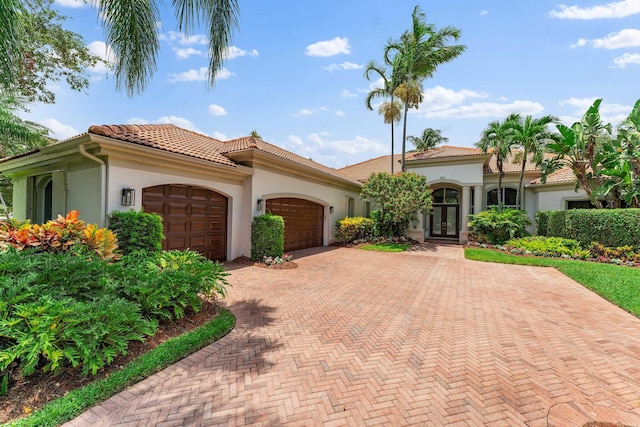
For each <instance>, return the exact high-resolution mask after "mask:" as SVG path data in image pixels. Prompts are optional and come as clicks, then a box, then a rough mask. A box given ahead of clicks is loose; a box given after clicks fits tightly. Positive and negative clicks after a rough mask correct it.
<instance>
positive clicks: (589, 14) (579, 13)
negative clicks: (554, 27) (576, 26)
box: [549, 0, 640, 19]
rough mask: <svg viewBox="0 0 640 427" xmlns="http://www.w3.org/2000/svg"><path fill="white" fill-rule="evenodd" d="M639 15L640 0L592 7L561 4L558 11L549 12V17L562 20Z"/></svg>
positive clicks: (626, 0)
mask: <svg viewBox="0 0 640 427" xmlns="http://www.w3.org/2000/svg"><path fill="white" fill-rule="evenodd" d="M558 9H559V10H558ZM637 13H640V0H622V1H618V2H612V3H607V4H605V5H598V6H592V7H580V6H567V5H564V4H560V5H558V6H557V10H552V11H551V12H549V16H551V17H552V18H560V19H600V18H624V17H627V16H631V15H635V14H637Z"/></svg>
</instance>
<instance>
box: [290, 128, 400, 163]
mask: <svg viewBox="0 0 640 427" xmlns="http://www.w3.org/2000/svg"><path fill="white" fill-rule="evenodd" d="M282 146H283V148H285V149H287V150H290V151H292V152H294V153H296V154H298V155H301V156H303V157H307V158H310V159H313V160H314V161H316V162H319V163H322V164H324V165H327V166H330V167H335V168H340V167H343V166H346V164H347V162H345V158H346V157H347V156H353V155H358V154H366V156H367V158H371V157H376V156H380V155H382V154H385V153H387V151H389V149H388V147H387V145H386V144H381V143H379V142H377V141H374V140H372V139H369V138H365V137H362V136H358V135H356V136H354V137H353V138H352V139H337V140H333V139H331V138H330V135H329V134H328V133H326V132H317V133H312V134H310V135H308V136H307V137H306V138H302V137H300V136H297V135H289V137H288V138H287V141H286V142H285V143H283V144H282Z"/></svg>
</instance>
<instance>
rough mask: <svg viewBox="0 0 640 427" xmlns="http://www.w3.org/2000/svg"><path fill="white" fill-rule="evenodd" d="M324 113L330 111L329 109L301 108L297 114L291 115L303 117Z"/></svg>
mask: <svg viewBox="0 0 640 427" xmlns="http://www.w3.org/2000/svg"><path fill="white" fill-rule="evenodd" d="M323 111H329V109H328V108H327V107H317V108H301V109H300V110H298V111H296V112H295V113H293V114H291V115H292V116H293V117H302V116H312V115H314V114H316V113H320V112H323Z"/></svg>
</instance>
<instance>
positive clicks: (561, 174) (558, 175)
mask: <svg viewBox="0 0 640 427" xmlns="http://www.w3.org/2000/svg"><path fill="white" fill-rule="evenodd" d="M575 181H576V176H575V175H574V174H573V170H571V168H569V167H564V168H562V169H558V170H557V171H555V172H553V173H552V174H549V176H547V184H560V183H563V182H567V183H568V182H575ZM540 184H542V180H541V179H540V178H537V179H534V180H533V181H531V182H530V183H529V185H540Z"/></svg>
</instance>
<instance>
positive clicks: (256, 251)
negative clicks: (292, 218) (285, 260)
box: [251, 213, 284, 262]
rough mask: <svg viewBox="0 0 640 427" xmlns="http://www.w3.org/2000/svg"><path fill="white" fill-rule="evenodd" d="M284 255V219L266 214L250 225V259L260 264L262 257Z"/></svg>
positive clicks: (255, 219) (256, 218) (254, 219)
mask: <svg viewBox="0 0 640 427" xmlns="http://www.w3.org/2000/svg"><path fill="white" fill-rule="evenodd" d="M283 253H284V219H282V217H281V216H279V215H273V214H270V213H266V214H264V215H259V216H257V217H255V218H253V222H252V223H251V259H252V260H253V261H258V262H262V260H263V259H264V257H282V254H283Z"/></svg>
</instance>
